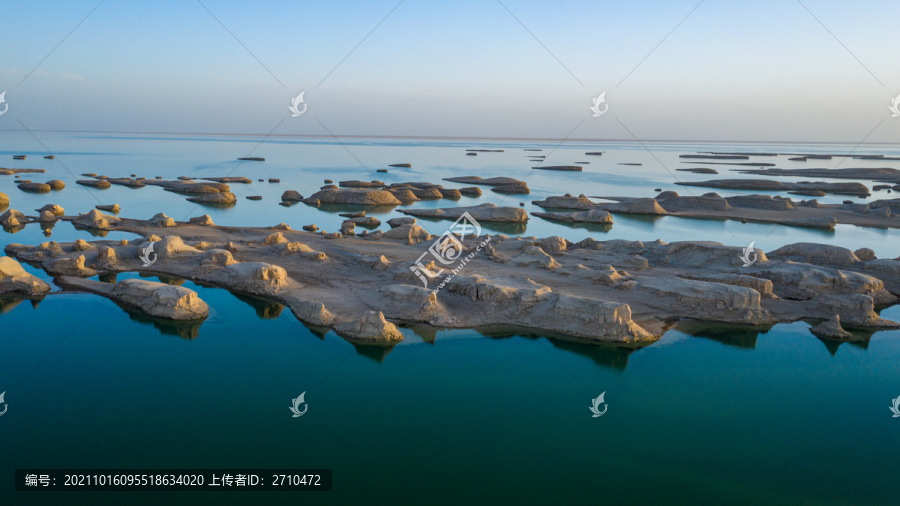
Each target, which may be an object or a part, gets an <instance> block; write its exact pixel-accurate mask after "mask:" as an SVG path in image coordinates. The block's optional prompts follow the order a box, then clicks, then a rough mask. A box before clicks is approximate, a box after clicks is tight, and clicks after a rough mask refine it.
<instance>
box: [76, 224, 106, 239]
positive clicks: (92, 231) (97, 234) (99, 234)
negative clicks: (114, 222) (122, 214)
mask: <svg viewBox="0 0 900 506" xmlns="http://www.w3.org/2000/svg"><path fill="white" fill-rule="evenodd" d="M72 226H73V227H75V230H79V231H81V232H87V233H89V234H91V235H92V236H94V237H106V236H107V235H108V234H109V231H108V230H99V229H96V228H87V227H82V226H81V225H76V224H74V223H72Z"/></svg>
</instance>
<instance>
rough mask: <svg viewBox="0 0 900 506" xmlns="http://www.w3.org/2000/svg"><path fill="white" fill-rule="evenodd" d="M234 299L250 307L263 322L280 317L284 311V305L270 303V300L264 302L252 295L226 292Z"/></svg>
mask: <svg viewBox="0 0 900 506" xmlns="http://www.w3.org/2000/svg"><path fill="white" fill-rule="evenodd" d="M228 293H230V294H231V295H234V297H235V298H236V299H237V300H239V301H241V302H243V303H245V304H247V305H248V306H250V307H252V308H253V309H254V311H256V316H258V317H260V318H262V319H264V320H272V319H275V318H278V317H279V316H281V312H282V311H284V304H280V303H278V302H272V301H270V300H266V299H263V298H260V297H254V296H252V295H244V294H240V293H235V292H228Z"/></svg>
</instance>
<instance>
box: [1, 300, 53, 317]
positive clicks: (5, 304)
mask: <svg viewBox="0 0 900 506" xmlns="http://www.w3.org/2000/svg"><path fill="white" fill-rule="evenodd" d="M26 300H27V301H29V302H31V307H32V309H37V308H38V304H40V302H41V301H42V300H44V298H43V297H37V298H33V299H31V298H27V297H15V296H11V295H3V296H0V315H2V314H6V313H9V312H10V311H12V310H13V309H15V308H16V306H18V305H19V304H21V303H22V302H24V301H26Z"/></svg>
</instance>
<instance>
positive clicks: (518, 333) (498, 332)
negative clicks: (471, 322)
mask: <svg viewBox="0 0 900 506" xmlns="http://www.w3.org/2000/svg"><path fill="white" fill-rule="evenodd" d="M475 330H476V331H477V332H478V333H479V334H481V335H483V336H485V337H489V338H491V339H509V338H512V337H524V338H526V339H533V340H534V339H547V341H548V342H549V343H550V344H551V345H553V347H554V348H557V349H560V350H563V351H567V352H570V353H574V354H576V355H580V356H582V357H587V358H589V359H591V361H593V362H594V363H595V364H597V365H601V366H604V367H609V368H612V369H615V370H617V371H620V372H621V371H624V370H625V368H626V367H627V366H628V356H629V355H631V354H632V353H634V352H635V351H637V350H638V349H640V348H638V347H622V346H616V345H614V344H612V343H588V342H585V341H582V340H578V339H573V338H572V337H569V336H564V335H557V334H552V333H546V332H540V333H538V332H534V331H531V330H528V329H516V328H511V327H480V328H477V329H475Z"/></svg>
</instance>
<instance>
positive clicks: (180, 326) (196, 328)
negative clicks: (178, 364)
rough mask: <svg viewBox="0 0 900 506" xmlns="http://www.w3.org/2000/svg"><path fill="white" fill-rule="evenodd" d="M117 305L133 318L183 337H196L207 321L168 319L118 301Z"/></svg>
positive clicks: (164, 331) (172, 334) (168, 333)
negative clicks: (148, 313)
mask: <svg viewBox="0 0 900 506" xmlns="http://www.w3.org/2000/svg"><path fill="white" fill-rule="evenodd" d="M116 305H117V306H119V307H120V308H122V309H123V310H124V311H125V312H126V313H127V314H128V317H129V318H131V319H132V320H134V321H136V322H140V323H149V324H150V325H153V326H154V327H156V329H157V330H159V331H160V333H162V334H166V335H171V336H178V337H180V338H182V339H196V338H197V337H198V336H199V335H200V326H201V325H203V322H204V321H206V319H205V318H204V319H203V320H190V321H175V320H166V319H163V318H155V317H153V316H149V315H147V314H144V313H142V312H140V311H138V310H136V309H134V308H131V307H128V306H125V305H122V304H118V303H117V304H116Z"/></svg>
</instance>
